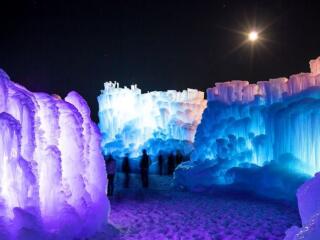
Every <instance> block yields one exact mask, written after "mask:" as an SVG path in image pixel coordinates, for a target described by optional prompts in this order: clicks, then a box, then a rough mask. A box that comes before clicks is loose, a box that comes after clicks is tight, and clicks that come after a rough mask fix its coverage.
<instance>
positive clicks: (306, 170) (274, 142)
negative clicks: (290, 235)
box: [176, 58, 320, 194]
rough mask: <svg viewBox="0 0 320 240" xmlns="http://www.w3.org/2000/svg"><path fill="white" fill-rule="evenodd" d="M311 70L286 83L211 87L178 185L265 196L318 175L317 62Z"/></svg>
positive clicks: (319, 109)
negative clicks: (232, 188)
mask: <svg viewBox="0 0 320 240" xmlns="http://www.w3.org/2000/svg"><path fill="white" fill-rule="evenodd" d="M310 66H311V73H300V74H296V75H292V76H290V77H289V79H287V78H277V79H271V80H269V81H263V82H258V83H257V84H249V83H248V82H247V81H231V82H225V83H217V84H216V86H215V87H214V88H209V89H208V90H207V96H208V105H207V108H206V109H205V111H204V113H203V116H202V121H201V124H200V125H199V126H198V129H197V132H196V136H195V150H194V152H193V154H192V157H191V158H192V162H190V163H184V164H183V165H181V166H179V168H178V169H177V170H176V182H177V183H178V184H182V185H184V186H186V187H188V188H191V189H194V188H202V187H208V186H212V185H213V184H217V183H218V184H227V183H237V184H246V185H250V187H251V188H256V189H259V188H260V189H264V188H263V186H265V187H266V188H265V189H264V191H265V192H268V191H269V190H270V189H272V188H273V189H274V188H280V189H282V190H287V189H288V184H289V183H288V182H287V181H288V180H290V179H291V180H290V184H291V183H294V187H293V189H294V188H295V187H297V186H299V183H301V182H303V181H304V180H305V179H306V177H307V176H312V175H313V174H314V173H316V172H318V171H320V160H319V156H320V124H319V123H320V74H319V71H320V68H319V66H320V59H319V58H318V59H316V60H312V61H310ZM259 172H260V173H259ZM262 173H263V174H262ZM253 176H256V177H253ZM295 177H297V178H295ZM195 178H196V179H197V180H194V179H195ZM255 185H256V186H255ZM293 194H294V191H293Z"/></svg>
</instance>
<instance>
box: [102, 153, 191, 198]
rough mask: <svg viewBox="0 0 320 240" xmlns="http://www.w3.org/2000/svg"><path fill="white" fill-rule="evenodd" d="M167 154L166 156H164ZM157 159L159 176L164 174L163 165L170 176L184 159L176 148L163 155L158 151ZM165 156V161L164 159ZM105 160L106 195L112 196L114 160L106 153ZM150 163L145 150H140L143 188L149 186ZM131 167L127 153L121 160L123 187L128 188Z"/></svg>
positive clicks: (114, 171) (114, 170)
mask: <svg viewBox="0 0 320 240" xmlns="http://www.w3.org/2000/svg"><path fill="white" fill-rule="evenodd" d="M166 156H167V157H166ZM156 158H157V160H158V173H159V175H160V176H162V175H164V173H165V171H164V169H165V167H167V171H166V173H167V175H170V176H172V175H173V172H174V170H175V168H176V167H177V166H178V165H179V164H181V163H182V162H183V161H184V160H185V156H183V155H182V153H181V152H180V151H179V150H177V151H176V152H175V154H174V152H170V153H169V154H168V155H165V154H164V153H163V151H159V154H158V155H157V156H156ZM166 158H167V161H165V159H166ZM105 162H106V171H107V177H108V196H112V195H113V192H114V178H115V173H116V161H115V159H114V158H113V157H112V155H111V154H108V155H107V156H106V159H105ZM150 165H151V160H150V157H149V155H148V154H147V151H146V150H145V149H143V150H142V156H141V158H140V162H139V170H140V176H141V184H142V187H143V188H148V187H149V167H150ZM131 171H132V168H131V165H130V158H129V154H128V153H127V154H126V155H125V156H124V158H123V160H122V172H123V174H124V180H123V187H124V188H129V186H130V174H131Z"/></svg>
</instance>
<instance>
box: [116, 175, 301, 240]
mask: <svg viewBox="0 0 320 240" xmlns="http://www.w3.org/2000/svg"><path fill="white" fill-rule="evenodd" d="M120 178H121V176H119V175H118V177H117V180H116V182H117V185H118V186H117V187H118V191H117V192H116V194H115V196H114V197H112V198H111V200H110V202H111V215H110V222H111V224H113V225H114V226H115V227H116V228H118V229H119V230H120V236H119V239H152V240H158V239H177V240H178V239H199V240H202V239H214V240H219V239H220V240H237V239H239V240H240V239H241V240H245V239H248V240H255V239H257V240H258V239H259V240H262V239H270V240H271V239H283V238H284V233H285V230H286V229H287V228H288V227H290V226H291V225H293V224H299V216H298V213H297V212H296V210H295V209H291V208H289V207H286V206H284V205H280V204H275V203H269V202H266V201H261V200H256V199H249V198H244V197H241V196H230V195H227V194H220V195H210V196H209V195H204V194H196V193H189V192H177V191H175V190H174V189H170V187H169V185H170V180H171V179H170V178H169V177H158V176H152V177H151V181H150V182H151V184H150V185H151V189H150V190H143V189H141V188H140V186H139V181H138V180H139V178H138V176H135V177H134V179H133V185H134V188H131V189H129V190H124V189H119V185H121V179H120ZM133 189H134V190H133Z"/></svg>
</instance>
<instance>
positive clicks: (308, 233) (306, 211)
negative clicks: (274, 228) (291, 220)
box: [285, 173, 320, 240]
mask: <svg viewBox="0 0 320 240" xmlns="http://www.w3.org/2000/svg"><path fill="white" fill-rule="evenodd" d="M319 186H320V173H317V174H316V175H315V176H314V177H313V178H312V179H310V180H309V181H307V182H306V183H304V184H303V185H302V186H301V187H300V188H299V189H298V192H297V198H298V205H299V212H300V217H301V222H302V227H301V228H298V227H297V226H294V227H291V228H290V229H288V230H287V232H286V237H285V240H299V239H303V240H316V239H319V236H320V188H319Z"/></svg>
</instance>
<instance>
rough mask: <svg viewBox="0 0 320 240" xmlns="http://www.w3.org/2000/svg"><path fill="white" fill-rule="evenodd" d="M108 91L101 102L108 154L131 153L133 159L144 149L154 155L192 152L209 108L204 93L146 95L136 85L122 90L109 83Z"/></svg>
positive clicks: (102, 128) (189, 91)
mask: <svg viewBox="0 0 320 240" xmlns="http://www.w3.org/2000/svg"><path fill="white" fill-rule="evenodd" d="M104 87H105V89H104V90H102V91H101V95H100V96H99V97H98V102H99V127H100V130H101V132H102V134H103V141H102V146H103V149H104V151H105V152H111V153H113V154H115V155H122V154H124V153H125V152H130V153H132V156H137V155H139V154H140V152H141V149H142V148H146V149H147V150H148V152H149V153H150V154H157V153H158V151H159V150H164V151H166V150H167V151H171V150H176V149H180V150H182V151H183V152H185V153H188V152H190V150H191V149H190V147H189V146H190V144H189V143H190V142H193V140H194V135H195V132H196V129H197V126H198V124H199V122H200V120H201V116H202V112H203V109H204V108H205V106H206V101H205V100H204V93H203V92H200V91H197V90H194V89H187V90H184V91H182V92H178V91H174V90H169V91H166V92H159V91H154V92H148V93H143V94H142V93H141V90H140V89H139V88H137V86H136V85H132V86H131V88H127V87H124V88H120V87H119V84H118V83H116V82H115V83H112V82H106V83H105V84H104ZM184 143H185V144H184Z"/></svg>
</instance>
